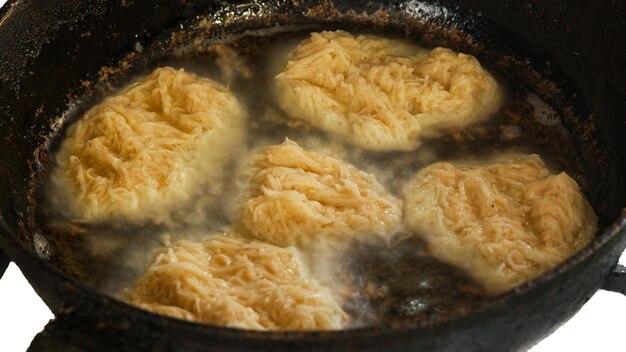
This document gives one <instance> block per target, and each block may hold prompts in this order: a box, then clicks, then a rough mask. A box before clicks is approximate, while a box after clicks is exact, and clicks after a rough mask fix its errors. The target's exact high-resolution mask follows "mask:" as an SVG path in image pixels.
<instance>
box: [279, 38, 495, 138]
mask: <svg viewBox="0 0 626 352" xmlns="http://www.w3.org/2000/svg"><path fill="white" fill-rule="evenodd" d="M275 84H276V92H277V97H278V101H279V103H280V105H281V107H282V108H283V109H284V110H285V111H286V112H287V113H288V114H289V115H291V116H292V117H294V118H298V119H303V120H306V121H308V122H310V123H311V124H312V125H313V126H316V127H318V128H321V129H323V130H325V131H328V132H330V133H335V134H339V135H341V136H344V137H347V138H348V140H350V141H352V142H353V143H354V144H356V145H358V146H360V147H362V148H365V149H371V150H410V149H414V148H415V147H417V145H418V144H419V142H420V138H421V136H422V135H428V134H433V133H434V131H435V130H440V129H444V128H450V127H463V126H466V125H469V124H470V123H473V122H476V121H478V120H481V119H484V118H486V117H487V116H488V115H489V114H490V113H491V112H492V111H494V110H495V109H496V108H497V106H498V104H499V100H500V93H499V89H498V85H497V83H496V81H495V80H494V79H493V77H491V75H490V74H489V73H488V72H487V71H486V70H484V69H483V68H482V67H481V66H480V64H479V63H478V61H477V60H476V59H475V58H474V57H472V56H469V55H465V54H460V53H455V52H453V51H451V50H449V49H444V48H436V49H434V50H432V51H428V50H425V49H421V48H419V47H416V46H412V45H409V44H406V43H404V42H402V41H399V40H389V39H383V38H378V37H373V36H367V35H359V36H356V37H355V36H352V35H351V34H349V33H347V32H343V31H336V32H321V33H312V34H311V37H310V38H309V39H307V40H305V41H304V42H302V43H301V44H300V45H299V46H298V47H297V48H296V49H295V50H294V51H293V52H292V53H291V56H290V58H289V62H288V63H287V65H286V67H285V68H284V70H283V71H282V72H281V73H280V74H279V75H278V76H277V77H276V80H275Z"/></svg>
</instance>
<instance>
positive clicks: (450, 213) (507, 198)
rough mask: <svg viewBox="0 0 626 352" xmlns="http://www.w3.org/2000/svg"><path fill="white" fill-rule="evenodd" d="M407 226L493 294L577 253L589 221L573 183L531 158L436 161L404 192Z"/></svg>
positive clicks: (591, 225)
mask: <svg viewBox="0 0 626 352" xmlns="http://www.w3.org/2000/svg"><path fill="white" fill-rule="evenodd" d="M405 195H406V197H405V200H406V201H405V204H406V208H405V211H406V213H405V216H406V222H407V224H408V225H409V227H411V228H414V229H416V230H418V231H420V232H422V233H423V234H424V236H425V237H426V238H427V239H428V240H429V242H430V247H431V250H432V251H433V254H434V255H436V256H438V257H441V258H443V259H445V260H447V261H450V262H452V263H453V264H455V265H457V266H459V267H461V268H464V269H466V270H467V271H468V272H469V273H473V274H474V276H475V277H476V278H477V279H479V280H480V281H482V282H483V283H485V284H486V285H487V286H488V287H489V288H491V289H492V290H493V291H494V292H501V291H505V290H507V289H510V288H512V287H514V286H516V285H519V284H520V283H522V282H524V281H526V280H529V279H531V278H533V277H535V276H537V275H539V274H541V273H542V272H544V271H545V270H547V269H549V268H551V267H553V266H554V265H556V264H558V263H560V262H562V261H563V260H565V259H566V258H568V257H569V256H570V255H572V254H573V253H575V252H576V251H578V250H580V249H581V248H582V247H584V246H585V245H586V244H587V243H589V241H591V239H592V238H593V235H594V234H595V230H596V217H595V214H594V212H593V210H592V208H591V206H590V205H589V204H588V202H587V201H586V200H585V198H584V196H583V194H582V193H581V191H580V188H579V187H578V185H577V184H576V182H575V181H574V180H573V179H572V178H571V177H569V176H568V175H567V174H566V173H560V174H558V175H551V174H550V172H549V171H548V170H547V168H546V167H545V165H544V163H543V162H542V160H541V159H540V158H539V156H537V155H531V156H527V157H522V158H516V159H513V160H509V161H505V162H497V163H493V164H489V165H483V166H475V165H474V166H470V165H454V164H451V163H436V164H433V165H431V166H429V167H427V168H425V169H423V170H422V171H420V172H419V173H418V174H417V176H416V177H415V178H414V180H413V181H412V182H411V183H410V184H409V185H408V186H407V188H406V190H405Z"/></svg>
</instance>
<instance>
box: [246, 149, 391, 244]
mask: <svg viewBox="0 0 626 352" xmlns="http://www.w3.org/2000/svg"><path fill="white" fill-rule="evenodd" d="M252 158H253V168H254V175H253V176H252V178H251V181H250V186H249V195H248V196H247V197H248V199H247V200H246V201H245V203H244V205H243V212H242V219H241V221H242V223H243V225H244V226H245V228H246V230H247V232H248V233H250V234H251V235H252V236H253V237H256V238H258V239H260V240H263V241H266V242H269V243H272V244H275V245H277V246H300V247H306V246H307V245H308V244H311V242H319V241H332V242H335V243H342V242H347V241H349V240H350V238H351V237H354V236H365V235H379V236H383V237H387V238H389V237H391V235H392V234H393V233H394V232H396V231H397V230H398V228H399V227H400V224H401V222H402V210H401V202H400V201H399V200H398V199H397V198H396V197H394V196H393V195H391V194H390V193H388V192H387V191H386V190H385V189H384V187H383V186H382V185H381V184H380V183H379V182H378V181H376V177H375V176H374V175H371V174H368V173H366V172H363V171H360V170H358V169H356V168H355V167H354V166H352V165H350V164H348V163H346V162H343V161H341V160H338V159H336V158H333V157H332V156H327V155H323V154H319V153H316V152H312V151H308V150H304V149H303V148H302V147H300V146H299V145H298V144H297V143H296V142H294V141H291V140H286V141H285V142H284V143H282V144H280V145H273V146H268V147H266V148H263V149H262V150H260V151H259V152H258V153H257V154H255V155H254V156H253V157H252Z"/></svg>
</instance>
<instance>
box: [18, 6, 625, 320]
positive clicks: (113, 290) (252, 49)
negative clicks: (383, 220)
mask: <svg viewBox="0 0 626 352" xmlns="http://www.w3.org/2000/svg"><path fill="white" fill-rule="evenodd" d="M326 10H327V9H320V10H319V11H320V12H319V13H317V14H315V13H313V14H309V15H308V17H305V18H299V19H298V18H293V19H285V18H281V17H280V16H277V15H267V16H265V17H259V18H255V17H254V16H252V17H250V18H238V19H233V20H232V21H231V22H229V23H224V24H216V22H215V20H214V18H212V17H211V16H208V17H206V18H200V19H194V20H193V21H191V22H185V23H181V24H179V25H177V26H175V27H174V28H171V29H169V30H164V31H163V33H162V34H161V35H159V36H157V38H156V39H154V40H152V41H149V42H141V41H137V43H136V45H135V47H134V50H133V51H131V52H129V53H127V55H126V56H125V57H124V58H123V59H122V60H121V61H120V62H119V63H118V64H117V65H115V66H111V67H101V68H99V72H98V73H99V74H98V78H97V79H91V80H88V81H85V82H84V85H83V86H81V87H71V88H70V89H68V94H69V95H70V96H71V97H72V99H71V101H70V104H68V106H69V108H68V109H67V110H66V111H65V112H64V113H63V114H62V116H59V117H58V121H59V123H58V124H57V125H55V127H54V129H53V130H52V131H51V133H50V135H49V137H48V138H47V140H46V142H45V144H44V145H42V146H41V147H40V151H41V153H40V154H41V155H45V156H46V157H40V165H39V166H40V167H39V168H38V170H37V171H36V173H34V175H33V180H35V182H33V185H32V194H33V202H32V204H31V215H32V218H31V222H30V225H31V226H33V228H34V229H35V231H34V232H32V233H35V235H34V238H33V243H34V244H35V246H34V248H35V250H36V251H37V252H38V254H39V255H40V256H42V257H43V258H44V259H46V260H47V261H49V262H50V263H51V264H52V265H55V266H57V267H58V268H60V269H62V270H63V271H64V272H65V273H66V274H67V275H68V276H70V277H74V278H76V279H78V280H79V281H80V282H82V283H83V284H85V285H86V286H88V287H91V288H94V289H96V290H98V291H101V292H103V293H105V294H107V295H110V296H114V297H119V296H120V293H121V292H122V290H123V288H125V287H128V286H129V285H130V283H132V281H133V280H134V279H135V278H136V276H137V273H138V272H139V271H140V270H142V269H143V268H145V267H146V265H147V264H148V263H149V261H150V258H151V257H152V253H153V250H154V249H155V248H157V247H159V246H161V245H162V240H161V237H160V236H154V234H155V233H165V232H168V233H172V231H171V229H163V228H161V227H159V226H158V225H149V226H143V227H142V228H141V229H137V228H134V227H133V226H132V225H129V224H120V223H118V224H108V225H103V226H94V227H90V228H88V232H89V233H88V234H87V235H86V234H84V233H83V232H84V231H85V228H84V227H83V226H80V225H76V224H72V223H68V222H67V221H65V219H63V217H62V216H60V214H59V213H58V212H56V211H55V210H54V209H51V208H48V207H46V206H45V205H46V204H47V196H46V189H45V187H46V184H47V182H48V180H49V176H50V172H51V169H52V167H53V165H54V162H53V161H52V160H53V158H52V157H47V156H52V155H54V153H55V151H56V149H57V148H58V146H59V144H60V141H61V138H62V136H63V135H64V132H65V130H66V129H67V127H68V126H69V125H70V124H71V123H72V122H73V121H75V120H76V119H78V118H80V116H81V115H82V114H83V113H84V112H85V111H87V110H88V109H89V108H90V107H92V106H93V105H94V104H96V103H97V102H99V101H101V99H102V98H103V97H104V96H106V95H108V94H110V93H111V92H113V91H115V90H116V89H118V88H120V87H122V86H124V85H125V84H126V83H127V82H129V81H131V80H132V79H133V78H134V77H137V76H141V75H143V74H146V73H148V72H149V71H150V70H151V69H152V68H155V67H158V66H164V65H172V66H175V67H184V68H185V69H186V70H188V71H191V72H195V73H198V74H200V75H204V76H207V77H210V78H213V79H216V80H218V81H221V82H222V83H224V84H228V85H229V88H231V89H232V90H233V92H234V93H235V94H236V95H238V96H240V97H244V101H245V104H246V106H247V108H248V110H249V111H250V112H251V114H250V115H251V118H250V119H251V124H252V126H255V127H253V128H252V130H251V132H250V138H249V140H248V147H254V146H257V143H258V141H259V140H263V139H264V140H272V141H279V140H280V139H282V138H284V136H285V135H288V134H289V133H291V132H289V131H288V127H287V126H285V125H284V124H283V123H281V122H280V121H278V122H277V120H276V119H275V116H274V115H273V113H274V112H275V111H276V109H275V106H273V103H272V97H271V95H270V94H267V95H266V94H258V92H265V91H267V89H266V88H265V87H266V86H267V84H268V82H269V81H270V80H271V78H272V77H273V75H274V74H275V70H276V67H275V66H276V63H277V62H280V60H279V59H277V58H278V57H280V56H281V55H285V53H286V52H287V51H288V49H289V48H292V47H293V45H295V43H297V42H298V41H299V40H301V39H302V38H304V37H306V35H307V34H308V33H310V32H312V31H319V30H335V29H343V30H347V31H350V32H353V33H364V34H376V35H384V36H389V37H394V38H402V39H407V40H410V41H414V42H416V43H418V44H420V45H423V46H426V47H434V46H440V45H441V46H445V47H450V48H452V49H455V50H458V51H464V52H468V53H471V54H474V55H476V56H477V57H478V59H479V60H480V61H481V63H482V64H483V66H485V67H486V68H488V69H489V70H490V71H491V72H492V73H493V74H495V75H496V77H497V78H498V80H499V81H500V82H501V83H502V85H503V86H504V87H506V90H507V99H506V102H505V104H504V105H503V107H502V108H501V110H500V111H499V112H498V113H497V114H496V115H495V116H494V118H493V119H492V120H491V121H489V122H488V123H483V124H478V125H475V126H472V127H470V128H467V129H466V130H464V131H462V133H456V134H452V135H449V136H446V137H443V138H439V139H433V140H430V141H427V142H426V143H425V144H424V146H423V147H421V148H420V149H419V150H418V151H416V152H407V153H400V152H398V153H384V154H376V155H374V154H368V153H357V152H355V151H349V152H348V155H349V156H350V161H351V162H352V163H354V164H355V165H360V166H363V167H365V168H367V167H370V168H373V166H371V165H384V168H386V169H387V170H388V174H387V175H392V176H388V180H386V182H388V184H389V187H390V188H391V189H392V190H393V192H394V193H396V194H398V192H399V188H400V187H401V185H402V184H403V182H404V181H405V180H406V179H407V178H408V177H410V176H411V175H413V173H414V172H415V171H416V170H418V169H419V168H421V167H423V166H424V165H427V164H429V163H431V162H433V161H438V160H456V159H464V158H481V157H484V156H485V155H494V154H498V153H538V154H540V155H541V156H542V157H543V158H544V159H545V160H546V161H547V163H548V165H549V166H550V167H551V168H552V169H553V170H565V171H567V172H568V174H570V175H571V176H572V177H573V178H574V179H575V180H576V181H577V182H578V183H579V185H580V186H581V188H582V189H583V192H584V193H585V194H586V196H587V197H588V198H589V200H590V202H591V203H592V204H593V206H594V208H595V209H596V212H597V213H598V214H599V222H600V225H601V228H602V227H604V226H606V225H607V224H608V222H609V221H610V219H611V215H613V214H612V209H611V205H610V204H605V203H603V202H604V199H607V198H606V197H604V196H605V195H606V193H607V192H608V191H609V188H608V186H607V185H606V184H604V183H602V182H598V180H604V179H606V178H607V177H608V176H607V175H606V174H605V170H607V167H606V166H605V165H604V164H603V163H605V162H607V160H608V159H609V152H608V151H607V150H605V149H603V148H601V143H600V142H596V141H593V142H592V143H588V144H585V145H581V144H580V143H579V140H580V138H581V135H582V134H583V133H587V132H588V131H585V130H584V129H585V128H584V126H583V127H581V126H578V125H576V126H574V125H572V123H575V121H577V119H580V117H579V116H578V115H577V113H578V107H576V106H575V104H574V103H573V102H571V101H567V100H566V99H564V98H563V96H562V89H561V88H564V89H566V90H568V89H571V87H563V85H556V86H554V85H547V84H546V81H548V79H547V78H546V77H545V76H544V75H542V74H540V73H539V72H540V69H535V68H534V67H532V66H530V65H529V64H528V63H527V60H526V57H525V56H522V54H523V53H516V52H511V50H512V49H511V47H510V45H509V40H510V38H505V39H503V38H501V35H500V34H499V31H498V28H497V27H489V24H482V26H480V33H474V34H479V36H475V35H471V34H469V33H466V32H463V31H462V30H460V29H459V28H450V27H441V26H439V25H436V23H435V22H434V20H433V19H428V18H423V19H415V18H414V17H412V19H411V24H412V25H411V26H407V25H406V24H405V23H403V24H402V25H400V24H399V23H402V22H399V21H398V18H389V17H384V16H382V17H376V16H367V17H363V16H360V15H355V14H353V13H348V14H339V13H338V14H336V15H335V16H327V15H326V13H325V11H326ZM212 16H213V15H212ZM273 16H274V17H273ZM425 17H427V16H425ZM270 24H271V25H270ZM494 26H495V25H494ZM180 28H184V29H182V30H181V29H180ZM496 33H498V34H496ZM478 38H480V39H478ZM520 47H522V45H520ZM225 48H226V50H227V51H228V53H229V54H228V55H230V52H231V50H232V51H233V52H235V53H236V55H237V57H239V58H241V60H242V65H244V66H245V69H246V70H250V71H251V72H254V73H255V74H253V75H252V76H251V77H247V78H246V77H244V76H245V75H241V74H240V73H237V72H235V74H234V78H233V76H232V72H231V73H229V72H228V71H227V70H224V68H223V67H222V66H220V64H218V62H219V61H220V59H221V58H223V56H224V55H225V54H224V53H225ZM580 120H582V119H580ZM292 137H293V136H292ZM317 138H319V139H320V140H321V141H322V143H326V142H329V143H332V142H333V141H329V140H325V139H324V138H326V137H325V136H324V135H323V134H319V135H318V136H317ZM368 165H369V166H368ZM221 211H222V209H220V208H219V207H216V208H212V209H210V214H211V216H214V218H211V224H212V225H211V226H214V227H215V228H219V227H220V226H221V225H222V224H223V216H222V215H221ZM175 230H180V229H175ZM174 232H175V231H174ZM128 233H133V236H128ZM190 233H191V235H189V234H190ZM187 234H188V235H186V236H192V238H191V239H193V236H195V235H193V231H190V232H187ZM408 235H413V236H414V235H415V234H408ZM414 237H415V236H414ZM174 238H175V237H174ZM368 246H374V248H380V247H376V246H377V244H368V245H366V246H362V247H358V248H355V249H354V252H353V253H351V254H350V255H349V256H347V257H348V258H347V260H346V261H345V263H343V265H344V267H343V268H345V269H347V270H349V271H351V272H353V273H358V274H359V275H360V276H359V279H358V280H355V282H354V283H353V284H354V285H355V287H356V290H357V291H359V292H362V291H364V290H365V289H364V288H365V287H367V286H368V284H373V285H375V286H376V287H378V288H382V289H384V290H388V291H392V292H395V293H396V296H395V298H394V300H392V302H389V301H388V300H387V301H384V302H382V301H381V297H380V296H377V295H373V296H371V297H365V298H364V297H361V299H358V300H354V301H351V303H350V304H351V305H350V306H348V307H347V309H348V310H349V311H351V313H352V314H353V315H355V316H358V317H359V319H356V321H358V324H361V325H355V326H362V325H373V324H374V325H375V324H380V323H381V321H383V323H384V324H393V323H401V322H405V321H407V320H408V321H414V320H420V321H424V322H426V323H428V322H432V321H439V320H442V319H450V318H454V317H455V316H458V315H462V314H466V313H467V312H469V311H471V310H473V309H476V308H478V307H481V306H482V305H484V304H488V302H489V301H490V300H491V299H493V297H487V296H486V295H484V294H483V293H482V292H481V290H480V288H479V287H477V286H476V285H475V284H474V283H473V282H472V281H471V279H469V277H468V276H467V274H466V273H463V272H460V271H459V270H457V269H454V268H451V267H449V266H446V265H445V264H444V263H441V262H439V261H437V260H434V259H433V258H431V257H429V256H428V255H427V253H426V251H425V249H424V246H423V245H422V244H421V243H420V242H419V241H418V240H415V241H411V242H410V244H408V245H402V246H397V249H395V250H394V251H392V254H393V255H390V256H374V257H373V258H372V257H368V253H379V252H380V251H376V249H372V248H370V247H368ZM407 248H410V249H411V250H412V251H414V252H411V253H419V254H420V255H419V256H418V257H417V259H415V258H413V256H412V255H411V253H409V251H408V250H407ZM363 258H367V259H372V260H371V261H368V260H364V259H363ZM410 258H413V259H410ZM398 263H400V264H399V265H403V266H404V268H405V269H406V270H405V271H403V272H402V271H401V272H400V274H398V275H393V274H392V275H388V274H389V272H390V270H391V269H390V268H391V267H393V266H394V265H398ZM391 272H392V273H393V272H394V271H393V270H391ZM442 273H443V274H442ZM385 275H386V276H388V277H389V278H388V280H387V281H384V280H383V281H382V282H381V277H384V276H385ZM407 276H411V277H413V278H414V280H417V281H410V282H408V283H407V280H405V278H406V277H407ZM418 281H419V282H429V283H430V287H431V288H429V289H426V290H424V289H419V288H418V287H419V282H418ZM459 281H461V282H464V283H465V284H466V285H465V286H469V287H470V289H468V290H459V285H458V282H459ZM461 286H463V285H461ZM442 297H443V298H442ZM364 306H366V307H364ZM373 306H374V308H372V307H373Z"/></svg>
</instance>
